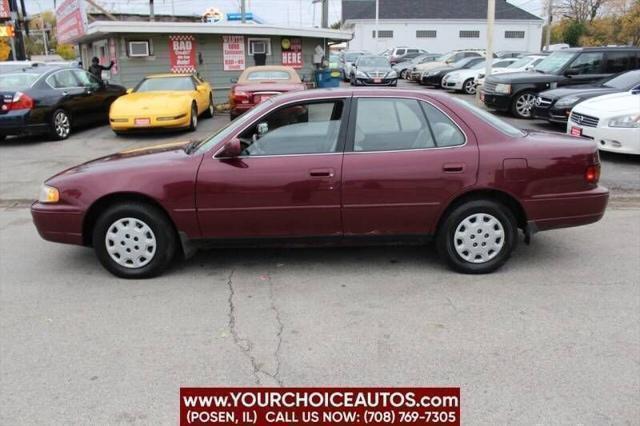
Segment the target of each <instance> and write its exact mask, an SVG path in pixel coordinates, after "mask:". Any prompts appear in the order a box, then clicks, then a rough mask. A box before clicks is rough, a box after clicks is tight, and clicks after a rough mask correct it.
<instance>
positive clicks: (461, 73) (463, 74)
mask: <svg viewBox="0 0 640 426" xmlns="http://www.w3.org/2000/svg"><path fill="white" fill-rule="evenodd" d="M481 71H482V70H470V69H458V70H455V71H451V73H450V74H452V75H453V74H455V76H456V77H457V78H460V79H465V80H466V79H467V78H473V77H475V76H477V75H478V74H480V72H481Z"/></svg>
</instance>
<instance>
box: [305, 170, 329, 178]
mask: <svg viewBox="0 0 640 426" xmlns="http://www.w3.org/2000/svg"><path fill="white" fill-rule="evenodd" d="M334 174H335V173H334V170H333V169H311V170H309V176H311V177H333V175H334Z"/></svg>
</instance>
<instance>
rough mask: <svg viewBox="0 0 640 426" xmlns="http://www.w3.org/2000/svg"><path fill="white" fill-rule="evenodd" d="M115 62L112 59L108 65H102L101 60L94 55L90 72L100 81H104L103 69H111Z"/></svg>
mask: <svg viewBox="0 0 640 426" xmlns="http://www.w3.org/2000/svg"><path fill="white" fill-rule="evenodd" d="M113 64H114V62H113V61H111V63H109V66H108V67H105V66H104V65H100V60H99V59H98V58H97V57H96V56H94V57H93V58H92V59H91V65H90V66H89V72H90V73H91V74H92V75H93V76H94V77H95V78H97V79H98V81H102V71H109V70H110V69H111V68H112V67H113Z"/></svg>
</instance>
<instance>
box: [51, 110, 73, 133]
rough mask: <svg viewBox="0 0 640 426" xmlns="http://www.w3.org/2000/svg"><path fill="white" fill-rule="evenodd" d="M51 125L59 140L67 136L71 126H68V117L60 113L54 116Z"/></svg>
mask: <svg viewBox="0 0 640 426" xmlns="http://www.w3.org/2000/svg"><path fill="white" fill-rule="evenodd" d="M53 125H54V126H55V128H56V135H58V136H60V137H61V138H66V137H67V136H68V135H69V131H70V129H71V126H70V125H69V117H68V116H67V114H65V113H64V112H62V111H60V112H58V113H57V114H56V116H55V118H54V119H53Z"/></svg>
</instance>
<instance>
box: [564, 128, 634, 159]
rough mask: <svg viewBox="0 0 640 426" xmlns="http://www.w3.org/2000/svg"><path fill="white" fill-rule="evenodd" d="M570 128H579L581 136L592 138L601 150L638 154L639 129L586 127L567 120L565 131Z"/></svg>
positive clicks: (569, 130) (569, 131) (568, 130)
mask: <svg viewBox="0 0 640 426" xmlns="http://www.w3.org/2000/svg"><path fill="white" fill-rule="evenodd" d="M572 128H578V129H581V132H582V137H584V138H588V139H592V140H594V141H595V142H596V144H597V145H598V148H599V149H600V150H601V151H607V152H617V153H620V154H633V155H640V129H625V128H617V127H587V126H581V125H579V124H577V123H574V122H573V121H571V120H569V121H568V122H567V133H569V134H571V129H572Z"/></svg>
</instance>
